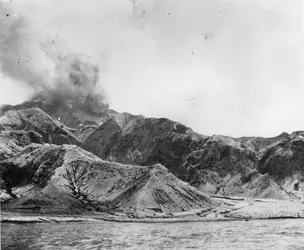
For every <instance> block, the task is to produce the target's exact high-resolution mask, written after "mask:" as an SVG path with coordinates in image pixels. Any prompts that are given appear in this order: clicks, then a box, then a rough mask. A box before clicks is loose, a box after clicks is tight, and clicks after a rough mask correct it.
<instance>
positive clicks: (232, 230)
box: [1, 219, 304, 250]
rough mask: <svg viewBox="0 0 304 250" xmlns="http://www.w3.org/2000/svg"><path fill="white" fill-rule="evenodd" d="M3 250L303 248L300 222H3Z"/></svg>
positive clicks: (301, 221) (303, 240) (303, 238)
mask: <svg viewBox="0 0 304 250" xmlns="http://www.w3.org/2000/svg"><path fill="white" fill-rule="evenodd" d="M1 247H2V248H1V249H20V250H27V249H267V250H270V249H276V250H279V249H304V220H301V219H294V220H256V221H253V220H252V221H233V222H231V221H225V222H189V223H119V222H104V221H100V222H94V223H92V222H81V223H76V222H75V223H74V222H73V223H42V224H38V223H37V224H36V223H34V224H7V223H3V224H1Z"/></svg>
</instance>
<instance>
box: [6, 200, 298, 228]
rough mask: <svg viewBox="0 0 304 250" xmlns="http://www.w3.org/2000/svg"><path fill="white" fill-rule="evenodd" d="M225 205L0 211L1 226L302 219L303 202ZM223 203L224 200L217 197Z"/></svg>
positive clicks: (252, 201)
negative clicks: (63, 211)
mask: <svg viewBox="0 0 304 250" xmlns="http://www.w3.org/2000/svg"><path fill="white" fill-rule="evenodd" d="M229 198H230V199H229V204H228V205H226V206H221V207H215V208H213V209H206V208H201V209H193V210H188V211H184V212H175V213H166V212H162V213H154V214H153V215H152V214H151V213H149V212H147V211H137V212H135V213H132V214H127V213H124V212H117V211H116V212H115V211H113V212H111V213H110V212H93V213H85V214H56V213H43V214H40V213H37V212H34V211H31V210H29V211H27V212H24V211H16V210H15V211H11V210H10V211H9V210H2V211H1V223H16V224H25V223H63V222H97V221H112V222H122V223H183V222H185V223H186V222H222V221H243V220H244V221H249V220H280V219H304V203H303V202H300V201H286V200H273V199H257V200H241V199H235V198H232V199H231V197H229ZM216 199H217V200H221V201H224V200H226V201H227V197H225V198H224V197H221V198H220V197H217V198H216Z"/></svg>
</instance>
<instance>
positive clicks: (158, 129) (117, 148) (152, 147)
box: [84, 117, 207, 175]
mask: <svg viewBox="0 0 304 250" xmlns="http://www.w3.org/2000/svg"><path fill="white" fill-rule="evenodd" d="M206 139H207V137H206V136H203V135H199V134H197V133H195V132H193V131H192V130H191V129H190V128H188V127H186V126H184V125H182V124H180V123H177V122H173V121H170V120H168V119H165V118H160V119H155V118H143V117H137V118H135V119H132V120H131V122H129V123H128V124H126V125H125V126H124V128H123V129H122V128H121V126H119V124H118V123H117V122H115V121H114V120H111V121H107V122H106V123H104V124H103V125H101V126H100V127H99V128H98V129H96V130H95V131H94V132H93V133H92V134H91V135H90V136H89V137H88V138H87V139H86V141H85V142H84V145H85V149H86V150H89V151H93V152H94V153H96V154H97V155H98V156H100V157H101V158H103V159H108V160H111V161H117V162H120V163H125V164H137V165H152V164H156V163H160V164H162V165H164V166H165V167H166V168H168V169H169V170H170V171H171V172H172V173H174V174H176V175H177V174H178V171H179V166H180V164H181V163H182V161H183V159H184V158H185V156H186V155H187V154H189V153H190V152H192V151H193V150H195V149H197V148H199V147H201V146H202V145H203V144H204V142H205V141H206ZM94 148H95V149H96V150H94ZM97 148H98V151H99V152H97Z"/></svg>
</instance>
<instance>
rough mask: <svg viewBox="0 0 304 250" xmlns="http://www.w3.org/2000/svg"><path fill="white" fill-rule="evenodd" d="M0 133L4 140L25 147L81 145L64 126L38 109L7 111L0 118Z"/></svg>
mask: <svg viewBox="0 0 304 250" xmlns="http://www.w3.org/2000/svg"><path fill="white" fill-rule="evenodd" d="M1 131H2V132H1ZM0 132H1V136H2V138H3V137H9V138H10V139H11V140H12V141H15V142H17V144H18V143H19V144H23V145H27V144H29V143H32V142H33V143H38V142H40V143H52V144H57V145H61V144H75V145H80V144H81V142H80V141H79V140H78V139H77V138H76V137H75V136H74V134H73V133H71V132H70V131H69V130H68V129H67V128H66V127H65V126H64V125H63V124H60V123H59V122H55V121H54V120H53V119H52V118H51V117H50V116H49V115H47V114H46V113H44V112H43V111H42V110H40V109H37V108H30V109H22V110H9V111H7V112H6V113H5V114H4V115H3V116H1V117H0Z"/></svg>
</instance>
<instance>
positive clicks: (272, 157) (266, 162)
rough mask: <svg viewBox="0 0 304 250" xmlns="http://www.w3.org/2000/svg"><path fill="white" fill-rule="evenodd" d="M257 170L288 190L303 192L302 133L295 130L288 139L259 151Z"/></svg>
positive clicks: (303, 155) (303, 137) (303, 158)
mask: <svg viewBox="0 0 304 250" xmlns="http://www.w3.org/2000/svg"><path fill="white" fill-rule="evenodd" d="M257 169H258V171H259V172H260V173H267V174H269V176H271V177H272V178H273V180H274V181H276V182H277V183H279V184H280V185H282V186H283V187H284V188H286V189H287V190H289V191H294V192H295V193H302V194H303V192H304V133H303V132H295V133H293V134H291V135H290V136H289V139H288V140H285V141H282V142H279V143H275V144H272V145H270V146H269V147H267V148H265V149H264V150H263V151H262V152H261V159H260V161H259V163H258V168H257Z"/></svg>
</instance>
